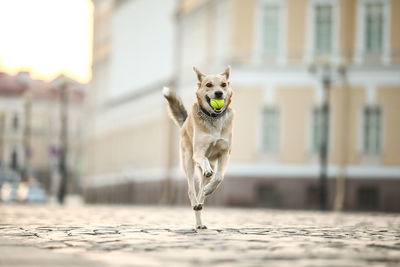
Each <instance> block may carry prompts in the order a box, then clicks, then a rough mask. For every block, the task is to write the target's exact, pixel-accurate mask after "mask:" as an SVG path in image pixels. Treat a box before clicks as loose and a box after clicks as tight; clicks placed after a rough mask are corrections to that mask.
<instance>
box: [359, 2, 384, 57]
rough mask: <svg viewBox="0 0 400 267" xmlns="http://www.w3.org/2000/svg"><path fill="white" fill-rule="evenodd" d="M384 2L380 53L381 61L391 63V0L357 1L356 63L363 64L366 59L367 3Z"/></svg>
mask: <svg viewBox="0 0 400 267" xmlns="http://www.w3.org/2000/svg"><path fill="white" fill-rule="evenodd" d="M376 3H381V4H383V40H382V42H383V46H382V53H381V55H380V60H381V63H383V64H384V65H388V64H389V63H390V53H391V51H390V50H391V47H390V20H391V14H390V9H391V4H390V0H358V2H357V29H356V51H355V53H354V58H353V60H354V63H356V64H358V65H361V64H363V63H364V61H365V55H366V54H367V53H366V47H365V27H366V25H365V15H366V5H367V4H376Z"/></svg>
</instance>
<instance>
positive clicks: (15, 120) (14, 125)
mask: <svg viewBox="0 0 400 267" xmlns="http://www.w3.org/2000/svg"><path fill="white" fill-rule="evenodd" d="M18 128H19V116H18V113H15V114H14V116H13V118H12V129H13V130H14V131H17V130H18Z"/></svg>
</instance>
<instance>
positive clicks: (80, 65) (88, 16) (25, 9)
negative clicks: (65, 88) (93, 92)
mask: <svg viewBox="0 0 400 267" xmlns="http://www.w3.org/2000/svg"><path fill="white" fill-rule="evenodd" d="M92 13H93V5H92V3H91V1H90V0H0V71H2V72H7V73H10V74H16V73H18V71H29V72H31V75H32V77H34V78H37V79H43V80H46V81H49V80H52V79H54V78H55V77H56V76H57V75H59V74H61V73H63V74H65V75H67V76H69V77H71V78H73V79H76V80H77V81H79V82H83V83H86V82H89V81H90V79H91V69H90V66H91V58H92V55H91V54H92V28H93V26H92Z"/></svg>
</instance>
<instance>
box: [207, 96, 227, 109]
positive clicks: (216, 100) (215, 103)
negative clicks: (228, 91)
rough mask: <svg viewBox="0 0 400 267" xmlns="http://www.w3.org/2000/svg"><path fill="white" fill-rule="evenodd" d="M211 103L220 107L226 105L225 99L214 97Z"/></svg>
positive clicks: (215, 106)
mask: <svg viewBox="0 0 400 267" xmlns="http://www.w3.org/2000/svg"><path fill="white" fill-rule="evenodd" d="M210 104H211V106H212V107H213V108H215V109H220V108H222V107H223V106H224V104H225V100H223V99H217V98H213V99H211V101H210Z"/></svg>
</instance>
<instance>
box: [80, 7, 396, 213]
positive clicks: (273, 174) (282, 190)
mask: <svg viewBox="0 0 400 267" xmlns="http://www.w3.org/2000/svg"><path fill="white" fill-rule="evenodd" d="M161 3H162V4H161ZM94 4H95V16H94V22H95V23H94V51H93V53H94V62H93V82H92V84H91V90H90V97H89V98H88V99H91V100H90V101H89V103H88V108H90V110H91V120H90V121H91V131H90V135H88V142H86V145H87V152H88V157H87V162H86V163H87V165H86V166H87V167H86V176H87V179H86V180H85V181H86V186H87V191H86V198H87V200H88V201H114V202H135V203H154V202H157V201H159V200H161V199H163V198H164V197H165V196H167V198H169V199H172V201H173V202H175V203H188V201H187V197H186V195H187V193H186V181H185V179H184V177H183V174H182V172H181V171H180V170H179V162H178V151H177V147H178V130H177V129H176V128H175V127H174V126H173V125H171V123H170V121H169V120H168V118H167V116H166V111H165V104H164V100H163V99H162V96H161V87H162V85H168V84H169V85H171V86H172V87H173V88H174V89H175V90H177V91H178V92H179V94H180V95H181V96H182V97H183V99H184V102H185V103H186V104H187V107H189V106H190V105H191V103H193V101H194V100H195V98H194V91H195V89H196V79H195V75H194V73H193V71H192V67H193V66H197V67H198V68H199V69H200V70H201V71H203V72H205V73H215V72H222V71H223V70H224V68H225V67H226V65H228V64H229V65H231V66H232V75H231V84H232V87H233V88H234V91H235V95H234V98H233V107H234V108H235V110H236V119H235V128H234V145H233V150H232V157H231V163H230V166H229V168H228V172H227V175H226V180H225V181H224V183H223V185H222V186H221V187H220V188H219V189H218V192H217V193H216V194H215V195H214V196H212V197H211V198H209V199H208V200H207V201H208V202H209V203H216V204H230V205H260V206H268V207H282V208H285V207H289V208H313V207H317V204H318V177H319V172H320V166H319V160H318V158H319V156H318V153H319V148H320V145H321V139H322V136H323V130H324V116H323V113H322V103H323V100H324V98H325V97H327V96H328V97H329V103H330V109H329V119H330V120H329V144H328V151H329V153H328V159H329V168H328V204H329V207H332V206H333V203H334V199H335V195H336V188H337V187H336V181H337V179H336V178H337V177H338V176H342V177H345V188H346V190H345V193H344V194H345V197H344V208H345V209H375V210H386V211H394V210H397V211H398V210H400V195H399V194H398V191H399V190H400V141H399V140H398V136H400V105H399V103H400V36H399V35H398V34H397V32H398V30H399V29H400V19H399V18H400V2H399V1H396V0H350V1H349V0H286V1H285V0H221V1H215V0H214V1H213V0H208V1H207V0H182V1H172V0H171V1H162V2H161V1H155V0H153V1H111V0H110V1H94ZM160 4H161V5H164V6H162V7H160V6H159V5H160ZM155 5H157V9H154V8H153V7H154V6H155ZM320 62H322V63H323V65H324V66H329V69H327V70H328V71H329V72H328V76H329V79H330V80H331V86H330V87H329V93H328V94H327V91H326V90H325V89H324V88H323V84H322V82H321V77H320V76H319V75H318V73H311V72H310V69H311V67H312V66H314V65H315V64H317V65H318V64H319V63H320Z"/></svg>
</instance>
